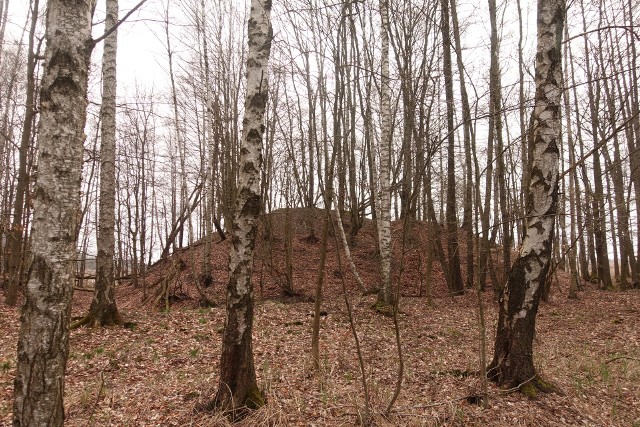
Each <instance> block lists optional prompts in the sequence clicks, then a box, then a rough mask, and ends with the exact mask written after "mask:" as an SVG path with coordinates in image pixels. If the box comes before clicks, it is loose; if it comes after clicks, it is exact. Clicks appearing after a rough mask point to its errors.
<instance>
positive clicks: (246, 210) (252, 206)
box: [240, 194, 260, 215]
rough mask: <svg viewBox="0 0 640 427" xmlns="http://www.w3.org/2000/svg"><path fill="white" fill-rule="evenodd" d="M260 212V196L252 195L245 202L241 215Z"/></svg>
mask: <svg viewBox="0 0 640 427" xmlns="http://www.w3.org/2000/svg"><path fill="white" fill-rule="evenodd" d="M259 212H260V196H259V195H257V194H252V195H250V196H249V197H248V198H247V201H246V202H244V206H242V209H241V210H240V215H250V214H252V213H254V214H257V213H259Z"/></svg>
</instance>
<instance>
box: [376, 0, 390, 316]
mask: <svg viewBox="0 0 640 427" xmlns="http://www.w3.org/2000/svg"><path fill="white" fill-rule="evenodd" d="M388 1H389V0H381V1H380V15H381V19H382V28H381V31H380V36H381V42H382V53H381V60H382V64H381V66H382V70H381V74H380V80H381V83H380V88H381V92H380V119H381V122H382V123H381V126H382V129H381V140H380V187H379V197H378V200H379V203H380V215H379V217H378V241H379V242H380V273H381V274H380V276H381V280H382V285H381V286H380V291H379V292H378V304H381V305H393V292H392V289H391V177H390V172H391V171H390V169H391V88H390V87H389V3H388Z"/></svg>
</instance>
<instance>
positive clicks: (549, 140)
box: [488, 0, 566, 393]
mask: <svg viewBox="0 0 640 427" xmlns="http://www.w3.org/2000/svg"><path fill="white" fill-rule="evenodd" d="M565 13H566V5H565V1H564V0H539V1H538V15H537V16H538V48H537V55H536V75H535V81H536V95H535V107H534V110H533V113H532V118H533V124H534V128H533V140H532V144H533V157H532V159H531V160H532V165H531V181H530V184H529V189H528V196H527V200H528V201H529V204H528V206H527V220H526V221H527V227H526V235H525V238H524V241H523V243H522V248H521V250H520V254H519V256H518V258H517V259H516V261H515V262H514V264H513V266H512V268H511V271H510V273H509V279H508V281H507V286H506V288H505V291H504V293H503V295H502V299H501V301H500V311H499V318H498V327H497V333H496V343H495V352H494V357H493V361H492V362H491V364H490V365H489V370H488V375H489V376H490V377H491V378H493V379H494V380H495V381H496V382H498V383H499V384H501V385H506V386H509V387H520V389H521V390H523V391H525V392H532V393H535V391H536V388H537V389H540V390H542V391H546V390H548V388H549V387H548V385H547V384H546V383H544V382H543V381H542V380H541V379H540V378H539V376H538V375H537V373H536V370H535V367H534V364H533V338H534V335H535V321H536V314H537V311H538V304H539V302H540V297H541V296H542V291H543V288H544V283H545V281H546V280H547V274H548V272H549V266H550V264H551V255H552V254H551V246H552V243H553V236H554V224H555V220H556V209H557V201H558V179H559V172H558V167H559V150H558V144H560V133H561V128H562V126H561V116H560V103H561V94H562V87H561V83H562V53H561V46H562V35H563V32H562V29H563V25H564V20H565Z"/></svg>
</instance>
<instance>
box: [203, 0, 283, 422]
mask: <svg viewBox="0 0 640 427" xmlns="http://www.w3.org/2000/svg"><path fill="white" fill-rule="evenodd" d="M270 15H271V1H269V0H266V1H265V0H252V1H251V12H250V16H249V22H248V44H249V50H248V57H247V91H246V96H245V110H244V111H245V113H244V114H245V116H244V120H243V129H242V147H241V150H240V167H239V171H240V177H239V184H238V191H237V193H236V203H235V212H234V216H233V226H232V229H233V237H232V246H231V252H230V254H229V282H228V283H227V302H226V311H227V317H226V320H225V328H224V336H223V340H222V356H221V360H220V381H219V383H218V391H217V393H216V395H215V397H214V399H213V401H212V402H211V404H210V405H209V406H210V407H217V408H219V409H222V410H228V411H231V413H232V415H233V416H236V415H240V414H239V413H238V412H237V411H238V410H240V409H241V408H257V407H260V406H262V405H263V404H264V397H263V396H262V393H261V391H260V390H259V389H258V385H257V383H256V372H255V366H254V362H253V349H252V342H251V334H252V330H253V285H252V283H251V275H252V273H253V252H254V247H255V240H256V231H257V225H258V215H259V213H260V205H261V200H260V194H261V186H260V184H261V183H260V181H261V179H260V178H261V171H262V138H263V134H264V130H265V126H264V124H263V119H264V114H265V110H266V105H267V98H268V96H267V95H268V80H267V66H268V63H269V55H270V53H271V39H272V38H273V30H272V28H271V22H270Z"/></svg>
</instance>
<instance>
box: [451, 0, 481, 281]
mask: <svg viewBox="0 0 640 427" xmlns="http://www.w3.org/2000/svg"><path fill="white" fill-rule="evenodd" d="M449 3H450V4H451V23H452V24H453V40H454V42H455V48H456V61H457V64H458V76H459V77H458V78H459V79H460V98H461V101H462V118H463V120H464V124H463V141H464V160H465V163H466V171H465V172H466V173H465V177H466V180H465V181H466V182H465V187H464V212H463V215H462V227H463V228H464V231H465V235H466V248H467V257H466V258H467V278H466V281H465V283H466V287H467V288H472V287H473V282H474V278H475V272H474V265H473V263H474V256H473V241H474V236H473V224H472V222H473V166H474V165H473V160H472V158H471V145H472V144H474V145H475V135H474V132H473V123H472V119H471V108H470V106H469V95H468V94H467V85H466V83H465V70H464V64H463V62H462V44H461V42H460V25H459V22H458V10H457V6H456V0H449Z"/></svg>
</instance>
